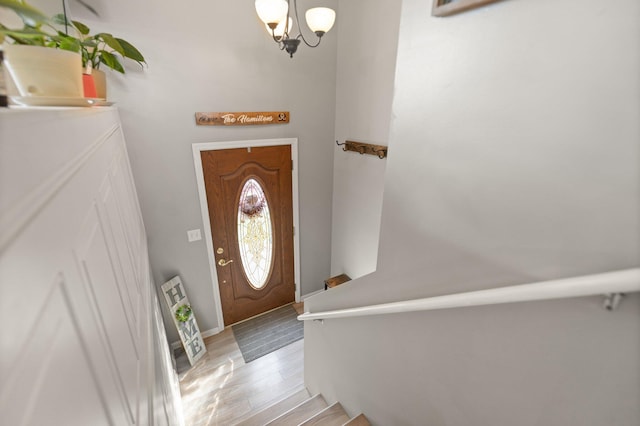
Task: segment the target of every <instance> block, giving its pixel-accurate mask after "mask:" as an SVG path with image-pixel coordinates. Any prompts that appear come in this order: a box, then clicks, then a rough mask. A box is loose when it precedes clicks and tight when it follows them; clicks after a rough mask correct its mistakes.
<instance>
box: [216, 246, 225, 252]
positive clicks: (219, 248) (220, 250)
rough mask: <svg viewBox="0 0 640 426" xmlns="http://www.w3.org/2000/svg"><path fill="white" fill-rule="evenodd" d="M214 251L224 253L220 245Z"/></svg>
mask: <svg viewBox="0 0 640 426" xmlns="http://www.w3.org/2000/svg"><path fill="white" fill-rule="evenodd" d="M216 253H218V254H222V253H224V249H223V248H222V247H218V250H216Z"/></svg>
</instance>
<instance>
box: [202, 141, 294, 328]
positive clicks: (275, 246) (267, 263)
mask: <svg viewBox="0 0 640 426" xmlns="http://www.w3.org/2000/svg"><path fill="white" fill-rule="evenodd" d="M200 155H201V159H202V169H203V173H204V182H205V188H206V192H207V204H208V207H209V220H210V223H211V233H212V237H213V252H214V255H215V261H216V268H217V274H218V284H219V288H220V299H221V303H222V314H223V318H224V324H225V325H229V324H233V323H236V322H238V321H242V320H243V319H246V318H249V317H252V316H254V315H258V314H260V313H263V312H266V311H268V310H270V309H273V308H277V307H279V306H282V305H285V304H287V303H291V302H293V301H294V299H295V283H294V259H293V203H292V181H291V169H292V161H291V146H289V145H282V146H267V147H254V148H238V149H226V150H213V151H203V152H201V154H200Z"/></svg>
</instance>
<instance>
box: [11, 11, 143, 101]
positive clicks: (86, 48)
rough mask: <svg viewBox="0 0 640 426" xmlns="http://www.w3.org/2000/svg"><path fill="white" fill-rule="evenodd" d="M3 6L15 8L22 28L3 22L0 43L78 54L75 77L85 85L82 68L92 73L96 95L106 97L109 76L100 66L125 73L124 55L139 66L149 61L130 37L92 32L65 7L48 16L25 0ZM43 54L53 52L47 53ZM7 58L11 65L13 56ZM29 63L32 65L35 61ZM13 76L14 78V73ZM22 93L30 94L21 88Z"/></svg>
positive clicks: (45, 54)
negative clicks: (69, 17) (68, 15)
mask: <svg viewBox="0 0 640 426" xmlns="http://www.w3.org/2000/svg"><path fill="white" fill-rule="evenodd" d="M0 7H5V8H8V9H10V10H13V11H14V12H15V13H16V14H17V15H18V16H20V18H22V21H23V28H21V29H12V28H9V27H8V26H7V25H4V24H3V23H2V22H0V43H2V42H5V50H15V48H13V47H7V45H6V43H9V44H10V45H11V46H18V45H20V46H38V47H40V48H55V49H57V50H59V51H68V52H73V53H75V54H79V56H80V61H81V67H80V71H79V73H80V74H79V77H78V78H79V80H77V79H76V78H75V77H74V81H75V82H76V83H77V81H80V87H82V70H84V71H85V72H87V73H89V74H91V75H92V78H91V80H92V81H93V82H94V83H95V87H96V91H97V94H96V95H95V97H98V98H103V99H106V78H105V75H104V73H103V72H102V71H101V70H100V68H101V66H103V65H104V66H105V67H107V68H111V69H113V70H116V71H118V72H120V73H123V74H124V72H125V69H124V67H123V66H122V62H121V61H122V59H124V58H128V59H131V60H133V61H135V62H137V63H138V64H140V66H144V65H145V64H146V61H145V59H144V56H143V55H142V54H141V53H140V51H139V50H138V49H137V48H136V47H135V46H133V45H132V44H131V43H129V42H128V41H126V40H124V39H122V38H118V37H114V36H113V35H111V34H109V33H105V32H101V33H97V34H91V31H90V29H89V27H88V26H87V25H85V24H83V23H81V22H79V21H74V20H69V19H68V17H67V15H66V11H65V13H64V14H59V15H55V16H54V17H53V18H52V19H48V18H47V17H46V16H45V15H44V14H43V13H42V12H40V11H39V10H37V9H36V8H34V7H32V6H30V5H28V4H27V3H25V2H24V1H22V0H0ZM56 26H57V27H56ZM60 27H62V28H60ZM69 29H71V30H72V34H69ZM42 55H43V56H51V54H47V53H42ZM8 56H11V54H10V53H9V55H8ZM14 56H15V55H14ZM8 62H9V68H10V69H11V64H10V63H11V60H9V61H8ZM54 62H55V61H54ZM28 66H29V67H33V63H31V64H29V65H28ZM13 68H15V67H13ZM45 68H47V67H45ZM49 68H50V67H49ZM12 77H13V78H14V79H15V77H14V76H13V74H12ZM39 77H40V76H39ZM22 86H24V85H22ZM20 94H21V95H22V96H27V95H25V94H23V91H22V90H20ZM56 96H59V94H58V95H56ZM80 96H82V94H81V95H80Z"/></svg>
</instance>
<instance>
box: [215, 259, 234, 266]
mask: <svg viewBox="0 0 640 426" xmlns="http://www.w3.org/2000/svg"><path fill="white" fill-rule="evenodd" d="M231 262H233V259H229V260H224V259H220V260H218V265H220V266H227V265H228V264H230V263H231Z"/></svg>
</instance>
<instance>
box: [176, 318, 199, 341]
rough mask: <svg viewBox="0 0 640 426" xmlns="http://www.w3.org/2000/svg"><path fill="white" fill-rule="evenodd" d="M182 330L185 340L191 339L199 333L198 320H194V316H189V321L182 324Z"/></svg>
mask: <svg viewBox="0 0 640 426" xmlns="http://www.w3.org/2000/svg"><path fill="white" fill-rule="evenodd" d="M180 331H182V335H183V336H184V337H185V339H184V340H185V341H189V340H191V339H192V338H193V337H194V336H195V335H196V334H198V328H197V327H196V322H195V321H194V320H193V316H192V317H191V318H189V321H187V322H183V323H181V324H180Z"/></svg>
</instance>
